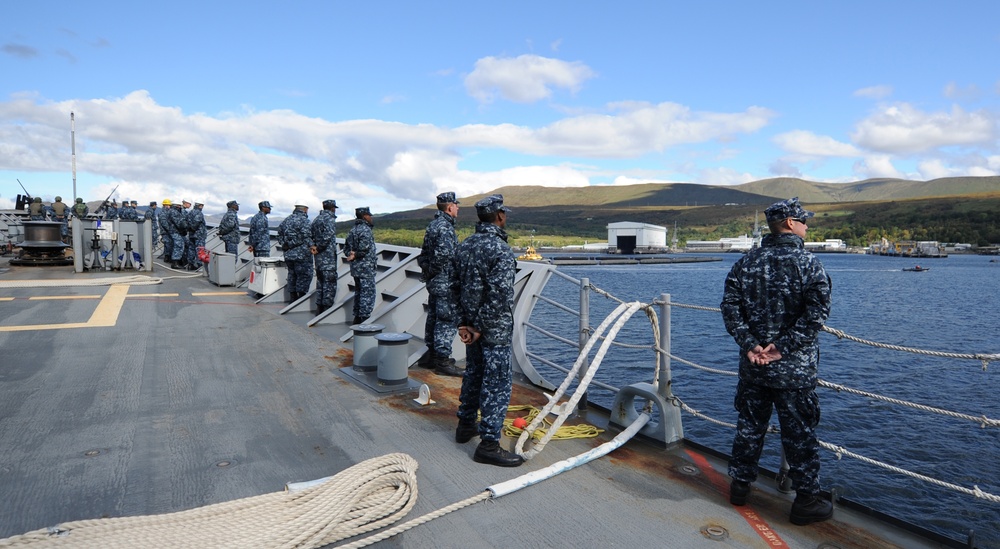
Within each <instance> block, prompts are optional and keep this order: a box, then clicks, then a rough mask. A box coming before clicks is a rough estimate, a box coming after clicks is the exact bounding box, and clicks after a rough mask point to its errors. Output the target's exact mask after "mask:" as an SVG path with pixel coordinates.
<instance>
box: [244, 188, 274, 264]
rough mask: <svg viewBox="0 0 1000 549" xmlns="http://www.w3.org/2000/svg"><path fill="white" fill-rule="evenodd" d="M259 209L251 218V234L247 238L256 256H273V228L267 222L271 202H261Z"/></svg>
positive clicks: (258, 205)
mask: <svg viewBox="0 0 1000 549" xmlns="http://www.w3.org/2000/svg"><path fill="white" fill-rule="evenodd" d="M257 210H258V211H257V213H255V214H253V217H251V218H250V236H249V237H248V238H247V242H248V244H249V246H250V248H249V249H250V251H251V252H253V256H254V257H271V228H270V227H269V226H268V224H267V214H269V213H271V203H270V202H268V201H267V200H265V201H263V202H259V203H258V204H257Z"/></svg>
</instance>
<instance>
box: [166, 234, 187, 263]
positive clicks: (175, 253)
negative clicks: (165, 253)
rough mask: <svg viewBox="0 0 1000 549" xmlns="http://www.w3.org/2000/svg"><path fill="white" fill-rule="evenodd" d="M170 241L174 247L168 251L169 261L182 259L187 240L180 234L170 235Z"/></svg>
mask: <svg viewBox="0 0 1000 549" xmlns="http://www.w3.org/2000/svg"><path fill="white" fill-rule="evenodd" d="M170 240H172V241H173V243H174V247H173V248H172V249H171V250H170V260H171V261H180V260H182V259H184V257H185V253H186V250H187V238H186V237H184V236H182V235H181V233H170Z"/></svg>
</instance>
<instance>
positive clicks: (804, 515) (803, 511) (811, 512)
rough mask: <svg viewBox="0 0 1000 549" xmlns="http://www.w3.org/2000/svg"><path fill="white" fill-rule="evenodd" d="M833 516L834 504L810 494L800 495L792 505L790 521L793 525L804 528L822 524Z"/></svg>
mask: <svg viewBox="0 0 1000 549" xmlns="http://www.w3.org/2000/svg"><path fill="white" fill-rule="evenodd" d="M832 516H833V504H831V503H830V502H829V501H827V500H825V499H823V498H821V497H820V496H813V495H809V494H798V495H796V496H795V502H794V503H792V513H791V516H790V517H789V519H790V520H791V521H792V524H798V525H799V526H803V525H806V524H811V523H813V522H822V521H824V520H826V519H828V518H830V517H832Z"/></svg>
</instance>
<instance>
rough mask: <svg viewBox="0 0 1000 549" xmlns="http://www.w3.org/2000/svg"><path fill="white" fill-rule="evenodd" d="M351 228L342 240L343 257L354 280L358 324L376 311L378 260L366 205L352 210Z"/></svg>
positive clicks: (370, 218) (355, 315)
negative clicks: (349, 267)
mask: <svg viewBox="0 0 1000 549" xmlns="http://www.w3.org/2000/svg"><path fill="white" fill-rule="evenodd" d="M354 216H355V217H356V218H357V219H355V220H354V226H353V227H351V230H350V232H348V233H347V238H346V239H345V240H344V257H346V258H347V261H349V262H350V263H351V276H352V277H354V320H353V321H352V323H354V324H361V323H362V322H364V321H365V320H368V317H370V316H372V309H374V308H375V263H376V260H377V259H378V257H377V255H376V252H377V250H376V249H375V236H374V235H373V234H372V212H371V210H369V209H368V207H367V206H365V207H363V208H355V209H354Z"/></svg>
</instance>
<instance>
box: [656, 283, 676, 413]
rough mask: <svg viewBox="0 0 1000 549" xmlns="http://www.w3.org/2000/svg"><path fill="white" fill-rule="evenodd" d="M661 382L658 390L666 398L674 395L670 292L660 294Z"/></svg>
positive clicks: (668, 398)
mask: <svg viewBox="0 0 1000 549" xmlns="http://www.w3.org/2000/svg"><path fill="white" fill-rule="evenodd" d="M660 348H661V349H663V352H660V351H657V352H658V353H660V376H659V378H660V383H659V387H657V391H658V392H659V393H660V396H662V397H663V398H664V399H666V400H670V398H671V397H672V396H673V394H672V392H671V390H670V383H671V380H670V294H660Z"/></svg>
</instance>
